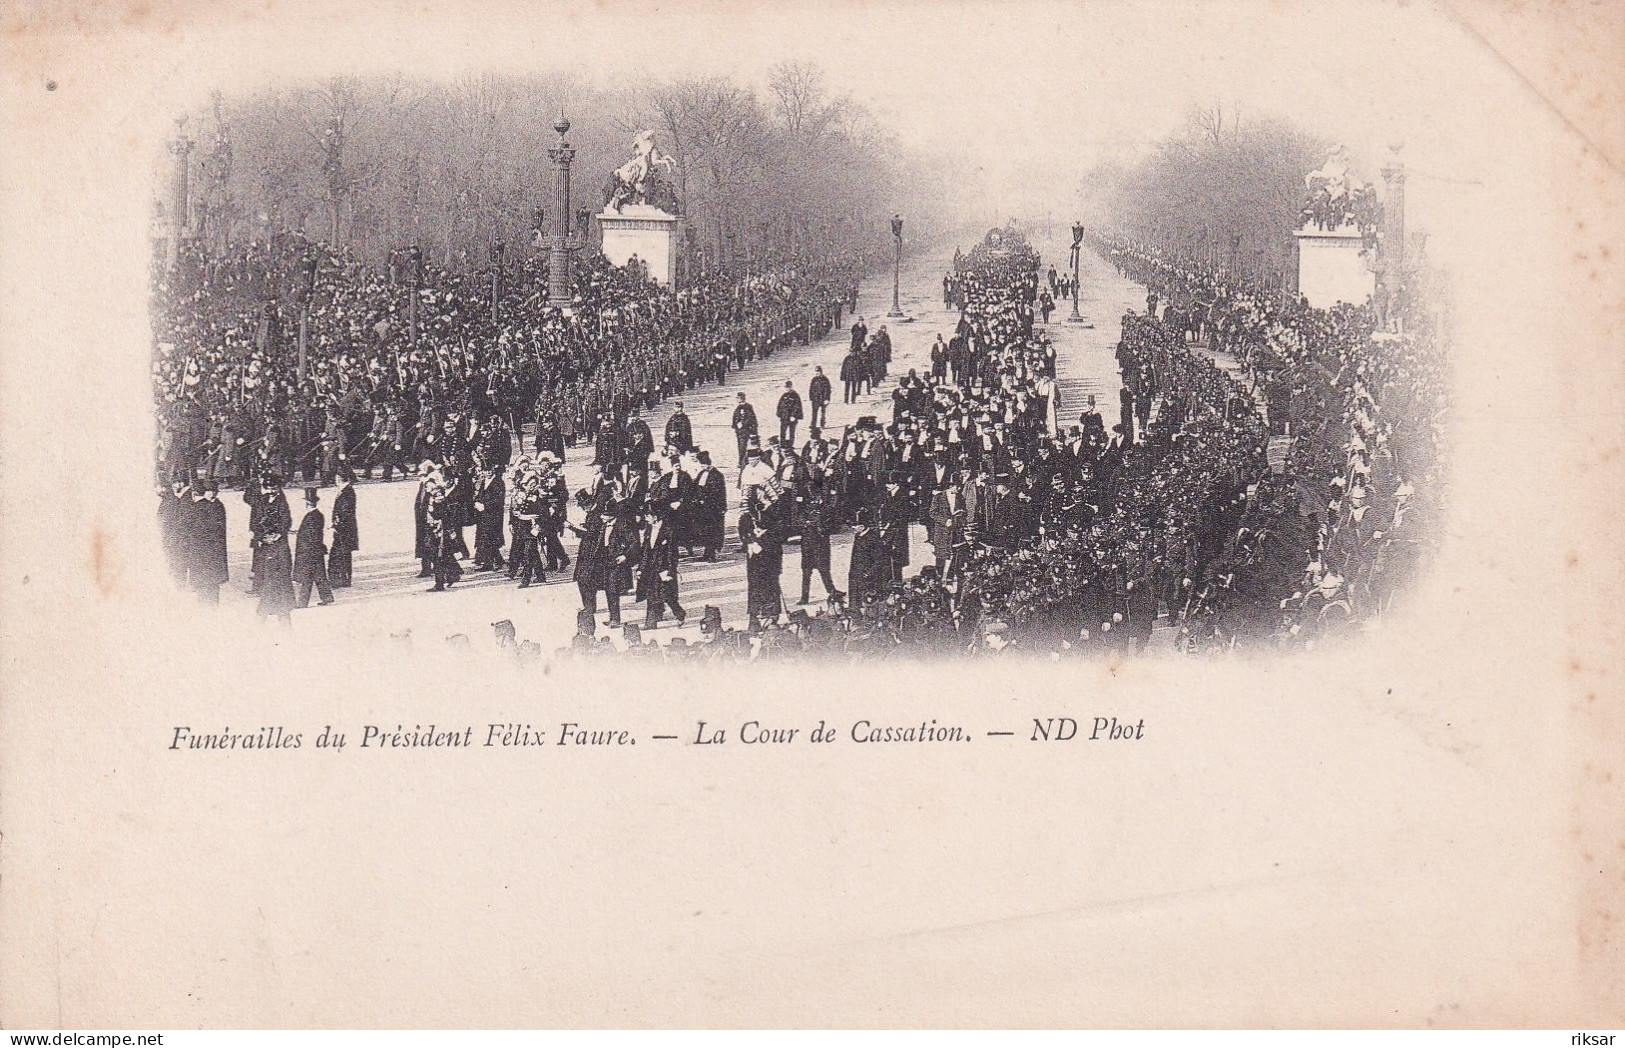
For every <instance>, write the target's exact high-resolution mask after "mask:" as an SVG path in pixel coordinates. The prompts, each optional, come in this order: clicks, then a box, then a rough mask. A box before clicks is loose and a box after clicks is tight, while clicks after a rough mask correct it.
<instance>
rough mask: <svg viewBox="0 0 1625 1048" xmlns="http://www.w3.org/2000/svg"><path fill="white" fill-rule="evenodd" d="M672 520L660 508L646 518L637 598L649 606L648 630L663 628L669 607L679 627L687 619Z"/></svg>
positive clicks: (645, 627) (639, 563)
mask: <svg viewBox="0 0 1625 1048" xmlns="http://www.w3.org/2000/svg"><path fill="white" fill-rule="evenodd" d="M678 475H679V476H680V475H681V474H678ZM672 521H673V515H672V514H667V513H662V512H660V511H659V507H658V505H657V506H656V507H651V512H650V513H648V514H646V515H645V523H644V526H643V535H642V537H641V538H642V552H641V553H640V554H639V559H638V598H639V599H640V600H642V601H644V602H645V603H646V605H647V607H648V611H647V612H646V614H645V615H644V619H643V628H644V629H647V630H652V629H654V628H655V627H657V626H659V625H660V620H661V619H662V617H664V614H665V609H666V608H668V607H670V608H671V613H672V614H673V615H675V616H676V617H677V625H678V626H682V624H683V620H685V619H686V618H688V613H687V612H685V611H684V610H683V605H682V604H681V603H680V602H679V601H678V599H677V532H676V528H675V527H674V526H673V523H672Z"/></svg>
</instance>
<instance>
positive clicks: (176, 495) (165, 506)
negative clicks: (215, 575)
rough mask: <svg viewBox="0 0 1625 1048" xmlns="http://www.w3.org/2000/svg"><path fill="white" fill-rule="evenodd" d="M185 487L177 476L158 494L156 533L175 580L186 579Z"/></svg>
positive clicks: (187, 501)
mask: <svg viewBox="0 0 1625 1048" xmlns="http://www.w3.org/2000/svg"><path fill="white" fill-rule="evenodd" d="M187 487H188V485H187V482H186V481H185V480H183V479H181V478H179V477H177V478H176V479H175V482H174V484H173V485H172V486H171V488H170V490H169V491H168V492H165V493H163V494H160V495H159V496H158V534H159V536H160V537H161V538H162V539H163V543H164V561H165V563H166V564H168V566H169V574H170V577H171V578H173V579H174V580H175V581H176V582H185V581H186V553H185V541H186V517H187V514H188V513H189V512H190V509H191V499H190V498H189V497H188V495H187Z"/></svg>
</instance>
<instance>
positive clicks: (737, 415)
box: [731, 393, 757, 472]
mask: <svg viewBox="0 0 1625 1048" xmlns="http://www.w3.org/2000/svg"><path fill="white" fill-rule="evenodd" d="M731 424H732V426H733V431H734V439H735V440H736V441H737V442H738V443H739V469H740V471H741V472H743V471H744V469H745V451H746V450H747V449H748V448H749V447H750V445H751V442H752V441H754V440H755V439H756V436H757V424H756V409H755V408H753V407H751V405H750V401H748V400H746V399H745V394H744V393H740V394H739V403H738V404H737V405H735V406H734V413H733V421H732V423H731Z"/></svg>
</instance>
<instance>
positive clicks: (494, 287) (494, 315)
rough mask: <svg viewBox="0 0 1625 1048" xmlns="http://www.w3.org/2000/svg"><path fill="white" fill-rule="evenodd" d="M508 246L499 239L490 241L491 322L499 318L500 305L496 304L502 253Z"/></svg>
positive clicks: (497, 320)
mask: <svg viewBox="0 0 1625 1048" xmlns="http://www.w3.org/2000/svg"><path fill="white" fill-rule="evenodd" d="M507 248H508V245H506V244H504V243H503V242H502V241H500V240H493V241H491V323H493V324H495V323H498V322H499V321H500V320H501V316H500V307H499V306H498V305H497V303H498V302H500V301H501V299H502V255H503V252H505V251H506V250H507Z"/></svg>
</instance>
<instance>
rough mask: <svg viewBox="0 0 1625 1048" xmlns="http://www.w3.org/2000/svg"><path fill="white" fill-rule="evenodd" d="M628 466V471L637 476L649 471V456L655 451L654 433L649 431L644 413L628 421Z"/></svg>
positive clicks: (626, 445)
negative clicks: (644, 419)
mask: <svg viewBox="0 0 1625 1048" xmlns="http://www.w3.org/2000/svg"><path fill="white" fill-rule="evenodd" d="M625 447H626V466H627V470H628V472H629V473H630V474H631V475H633V476H636V475H637V474H639V473H647V472H648V471H649V458H650V456H652V455H653V454H654V453H655V438H654V434H653V433H651V432H649V424H648V423H647V422H645V421H643V413H642V412H641V411H640V412H639V413H637V414H635V415H633V416H632V417H631V418H630V419H628V420H627V422H626V444H625Z"/></svg>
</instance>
